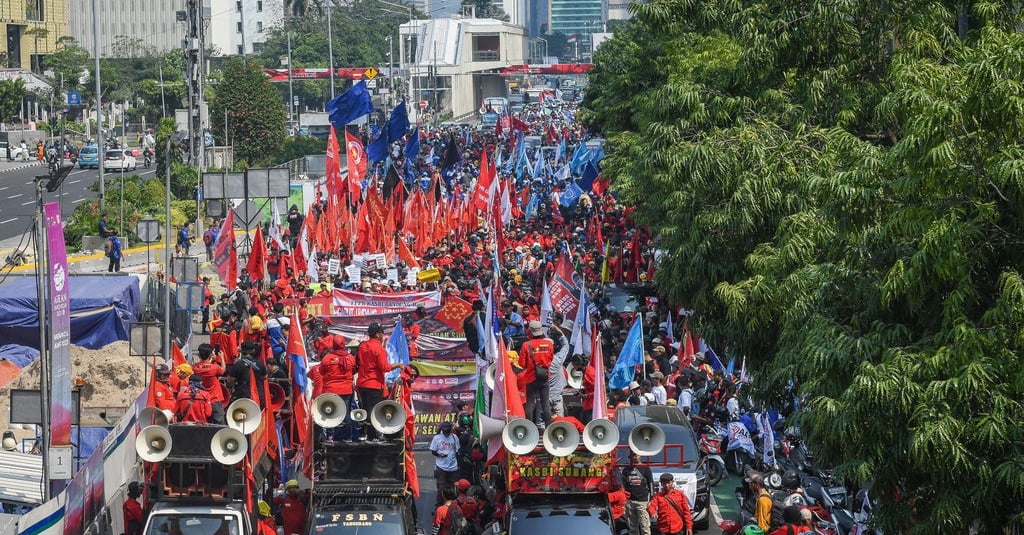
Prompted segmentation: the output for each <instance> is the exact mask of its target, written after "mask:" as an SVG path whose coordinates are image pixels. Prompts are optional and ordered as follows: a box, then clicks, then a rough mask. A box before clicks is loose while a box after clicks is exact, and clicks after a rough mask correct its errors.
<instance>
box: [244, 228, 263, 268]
mask: <svg viewBox="0 0 1024 535" xmlns="http://www.w3.org/2000/svg"><path fill="white" fill-rule="evenodd" d="M266 266H267V240H264V239H263V229H262V228H261V227H256V235H255V236H253V238H252V250H251V251H249V261H248V262H246V263H245V269H246V270H248V271H249V275H250V276H252V278H253V280H260V279H262V278H263V277H264V276H265V273H266Z"/></svg>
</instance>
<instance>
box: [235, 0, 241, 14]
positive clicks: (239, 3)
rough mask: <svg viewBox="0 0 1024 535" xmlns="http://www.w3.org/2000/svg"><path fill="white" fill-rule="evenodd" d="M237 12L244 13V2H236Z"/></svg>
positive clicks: (239, 0)
mask: <svg viewBox="0 0 1024 535" xmlns="http://www.w3.org/2000/svg"><path fill="white" fill-rule="evenodd" d="M235 11H237V12H239V13H241V12H242V0H238V1H237V2H235Z"/></svg>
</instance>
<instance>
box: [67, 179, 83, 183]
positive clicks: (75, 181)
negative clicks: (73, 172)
mask: <svg viewBox="0 0 1024 535" xmlns="http://www.w3.org/2000/svg"><path fill="white" fill-rule="evenodd" d="M81 181H82V180H81V179H78V180H72V181H70V182H68V184H78V183H79V182H81Z"/></svg>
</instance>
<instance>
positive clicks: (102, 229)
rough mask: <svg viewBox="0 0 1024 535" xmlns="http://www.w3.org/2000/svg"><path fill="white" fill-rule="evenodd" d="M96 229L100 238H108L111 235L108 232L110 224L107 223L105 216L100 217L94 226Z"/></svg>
mask: <svg viewBox="0 0 1024 535" xmlns="http://www.w3.org/2000/svg"><path fill="white" fill-rule="evenodd" d="M96 228H97V231H98V232H99V235H100V237H101V238H109V237H110V236H111V235H112V234H111V231H110V224H109V223H107V216H106V215H101V216H100V222H99V223H97V224H96Z"/></svg>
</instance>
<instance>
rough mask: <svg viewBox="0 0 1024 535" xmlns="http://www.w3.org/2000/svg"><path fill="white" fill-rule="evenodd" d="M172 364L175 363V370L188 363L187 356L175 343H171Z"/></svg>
mask: <svg viewBox="0 0 1024 535" xmlns="http://www.w3.org/2000/svg"><path fill="white" fill-rule="evenodd" d="M171 362H173V363H174V369H175V370H176V369H178V366H181V365H182V364H187V363H188V361H187V360H185V354H184V353H182V352H181V348H180V347H178V344H175V343H174V342H171Z"/></svg>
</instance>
